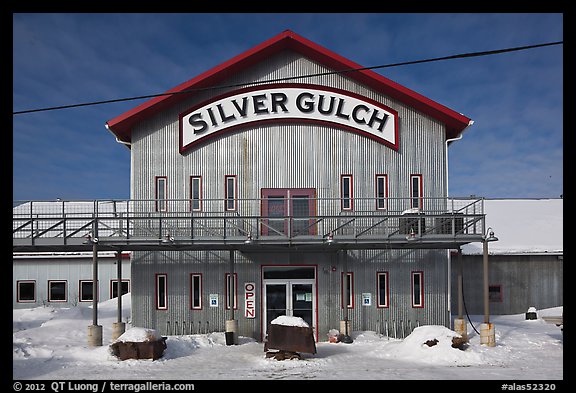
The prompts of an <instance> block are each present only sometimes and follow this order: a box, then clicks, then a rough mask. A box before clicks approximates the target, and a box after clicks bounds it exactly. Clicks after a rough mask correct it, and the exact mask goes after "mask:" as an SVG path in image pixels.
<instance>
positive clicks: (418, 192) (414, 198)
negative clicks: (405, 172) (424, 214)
mask: <svg viewBox="0 0 576 393" xmlns="http://www.w3.org/2000/svg"><path fill="white" fill-rule="evenodd" d="M423 195H424V193H423V190H422V175H421V174H419V173H413V174H411V175H410V207H411V208H416V209H420V210H422V204H423Z"/></svg>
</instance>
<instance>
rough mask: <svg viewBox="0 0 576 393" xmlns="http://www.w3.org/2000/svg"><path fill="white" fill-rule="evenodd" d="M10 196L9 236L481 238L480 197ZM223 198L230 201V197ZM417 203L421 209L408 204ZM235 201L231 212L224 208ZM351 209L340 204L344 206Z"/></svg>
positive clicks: (19, 237)
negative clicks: (47, 198)
mask: <svg viewBox="0 0 576 393" xmlns="http://www.w3.org/2000/svg"><path fill="white" fill-rule="evenodd" d="M226 202H227V201H226V200H224V199H203V200H201V201H192V200H189V199H171V200H93V201H15V202H14V206H15V207H14V208H13V215H12V217H13V218H12V221H13V226H12V233H13V239H14V240H16V239H22V240H24V239H27V240H29V242H30V243H31V244H34V242H35V241H38V240H40V239H48V238H51V239H61V240H62V242H63V243H64V244H66V242H67V241H70V240H72V239H81V238H86V237H88V236H92V237H99V238H101V239H102V238H108V239H160V240H162V239H166V238H170V239H200V238H211V239H213V240H217V239H221V240H225V239H230V238H238V237H246V238H250V239H262V238H278V239H279V240H293V239H297V238H303V237H311V238H319V239H324V238H327V237H329V236H346V237H349V238H354V239H368V238H371V237H374V238H378V239H382V238H390V237H393V236H400V235H401V236H404V237H405V236H420V237H423V236H443V237H455V236H459V235H481V234H482V233H483V231H484V206H483V199H482V198H418V199H417V200H416V199H412V198H386V199H382V198H354V199H352V200H346V201H344V200H342V199H340V198H291V199H287V198H258V199H237V200H235V203H234V204H229V203H228V204H227V203H226ZM228 202H229V201H228ZM414 204H418V206H420V208H413V207H412V206H414ZM232 205H234V210H226V207H229V206H232ZM343 206H346V207H350V209H343V208H342V207H343Z"/></svg>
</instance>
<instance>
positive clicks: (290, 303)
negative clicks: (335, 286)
mask: <svg viewBox="0 0 576 393" xmlns="http://www.w3.org/2000/svg"><path fill="white" fill-rule="evenodd" d="M314 294H315V281H314V280H295V281H286V280H267V281H265V282H264V310H265V314H264V318H265V320H264V337H266V332H267V331H268V326H269V325H270V322H272V321H273V320H274V319H276V318H277V317H279V316H281V315H286V316H289V317H300V318H302V319H303V320H304V321H305V322H306V323H307V324H308V326H310V327H312V328H314V330H315V323H314V316H315V315H316V312H315V311H316V306H315V304H316V302H315V299H314Z"/></svg>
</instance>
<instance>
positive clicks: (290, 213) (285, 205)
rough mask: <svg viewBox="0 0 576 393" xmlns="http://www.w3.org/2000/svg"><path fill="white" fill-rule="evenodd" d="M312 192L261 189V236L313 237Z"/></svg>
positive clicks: (309, 190)
mask: <svg viewBox="0 0 576 393" xmlns="http://www.w3.org/2000/svg"><path fill="white" fill-rule="evenodd" d="M315 195H316V192H315V190H314V189H313V188H263V189H262V217H264V219H263V220H262V235H271V236H276V235H289V236H298V235H315V234H316V225H315V219H314V216H315V215H316V200H315Z"/></svg>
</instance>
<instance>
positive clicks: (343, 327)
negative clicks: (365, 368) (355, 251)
mask: <svg viewBox="0 0 576 393" xmlns="http://www.w3.org/2000/svg"><path fill="white" fill-rule="evenodd" d="M338 253H339V254H340V255H341V256H342V271H343V273H344V274H343V275H342V276H343V277H342V283H341V284H342V289H343V290H342V305H343V307H344V311H343V319H342V320H341V321H340V334H341V335H342V338H341V340H340V341H341V342H343V343H346V344H350V343H352V337H350V333H351V327H350V321H349V320H348V299H349V297H348V294H349V292H348V253H347V252H346V250H340V251H339V252H338ZM350 290H352V288H350Z"/></svg>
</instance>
